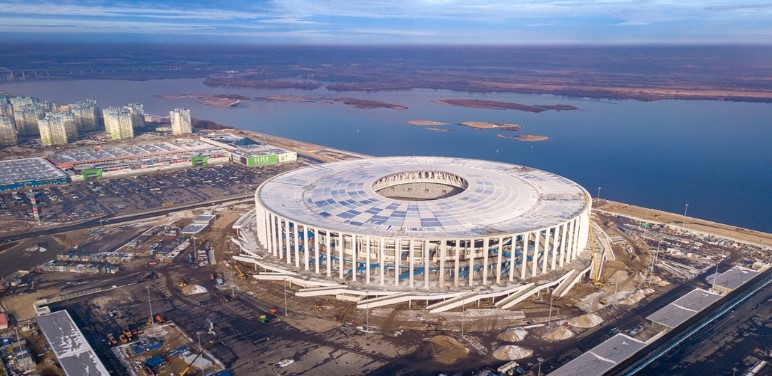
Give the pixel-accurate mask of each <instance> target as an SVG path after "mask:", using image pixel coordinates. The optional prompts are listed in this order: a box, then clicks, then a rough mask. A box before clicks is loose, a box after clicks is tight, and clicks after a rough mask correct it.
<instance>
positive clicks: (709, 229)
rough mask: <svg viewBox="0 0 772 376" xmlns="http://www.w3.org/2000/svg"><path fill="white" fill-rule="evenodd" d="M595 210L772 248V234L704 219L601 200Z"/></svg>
mask: <svg viewBox="0 0 772 376" xmlns="http://www.w3.org/2000/svg"><path fill="white" fill-rule="evenodd" d="M594 209H598V210H600V211H607V212H610V213H615V214H620V215H623V216H627V217H631V218H639V219H642V220H645V221H651V222H659V223H670V224H676V223H677V224H681V223H685V224H686V227H687V228H688V229H689V230H693V231H702V232H706V233H711V234H716V235H719V236H722V237H727V238H735V239H738V240H743V241H747V242H752V243H757V244H763V245H766V246H768V247H772V234H768V233H765V232H760V231H754V230H748V229H744V228H740V227H735V226H730V225H725V224H721V223H716V222H711V221H706V220H703V219H698V218H692V217H684V216H682V215H678V214H673V213H668V212H664V211H661V210H655V209H647V208H643V207H640V206H635V205H630V204H624V203H621V202H615V201H609V200H600V202H599V203H596V204H595V206H594Z"/></svg>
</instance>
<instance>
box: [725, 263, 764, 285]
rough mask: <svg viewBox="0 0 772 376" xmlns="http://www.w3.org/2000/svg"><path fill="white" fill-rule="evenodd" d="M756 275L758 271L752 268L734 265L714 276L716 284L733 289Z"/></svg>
mask: <svg viewBox="0 0 772 376" xmlns="http://www.w3.org/2000/svg"><path fill="white" fill-rule="evenodd" d="M757 275H759V272H757V271H755V270H753V269H748V268H743V267H742V266H735V267H733V268H731V269H729V270H727V271H725V272H723V273H721V274H719V275H718V277H716V285H719V286H721V287H724V288H727V289H729V290H734V289H736V288H738V287H740V286H742V285H743V284H745V283H746V282H748V281H750V280H751V279H753V278H754V277H756V276H757Z"/></svg>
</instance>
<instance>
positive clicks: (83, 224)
mask: <svg viewBox="0 0 772 376" xmlns="http://www.w3.org/2000/svg"><path fill="white" fill-rule="evenodd" d="M252 197H254V193H248V194H243V195H238V196H232V197H226V198H220V199H215V200H209V201H204V202H197V203H194V204H189V205H180V206H174V207H170V208H166V209H158V210H151V211H146V212H142V213H137V214H129V215H122V216H118V217H111V218H104V219H102V221H101V223H100V220H99V219H98V218H97V219H91V220H88V221H85V222H80V223H76V224H72V225H65V226H59V227H56V228H49V229H45V230H38V231H28V232H25V233H22V234H15V235H8V236H3V237H0V242H6V241H14V240H20V239H28V238H32V237H37V236H45V235H54V234H60V233H63V232H68V231H74V230H82V229H84V228H91V227H96V226H99V225H100V224H101V225H111V224H118V223H125V222H131V221H136V220H140V219H147V218H153V217H158V216H163V215H166V214H169V213H173V212H177V211H181V210H188V209H195V208H200V207H205V206H210V205H216V204H222V203H226V202H235V201H240V200H245V199H249V198H252Z"/></svg>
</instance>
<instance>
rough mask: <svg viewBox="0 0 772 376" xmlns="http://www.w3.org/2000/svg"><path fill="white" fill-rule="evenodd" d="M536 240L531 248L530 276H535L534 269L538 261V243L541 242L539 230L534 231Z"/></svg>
mask: <svg viewBox="0 0 772 376" xmlns="http://www.w3.org/2000/svg"><path fill="white" fill-rule="evenodd" d="M535 235H536V240H534V246H533V267H532V269H531V273H532V274H531V276H532V277H533V276H535V275H536V274H537V273H536V268H537V267H538V261H539V242H541V230H538V231H536V233H535Z"/></svg>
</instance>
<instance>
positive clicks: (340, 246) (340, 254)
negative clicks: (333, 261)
mask: <svg viewBox="0 0 772 376" xmlns="http://www.w3.org/2000/svg"><path fill="white" fill-rule="evenodd" d="M343 240H344V238H343V233H342V232H339V233H338V275H339V276H338V278H340V279H343V248H344V247H345V243H344V242H343Z"/></svg>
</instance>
